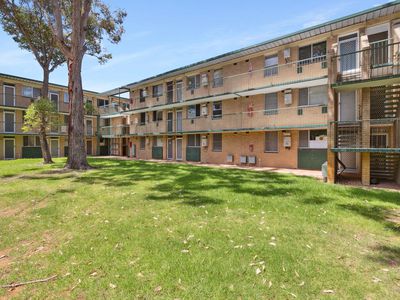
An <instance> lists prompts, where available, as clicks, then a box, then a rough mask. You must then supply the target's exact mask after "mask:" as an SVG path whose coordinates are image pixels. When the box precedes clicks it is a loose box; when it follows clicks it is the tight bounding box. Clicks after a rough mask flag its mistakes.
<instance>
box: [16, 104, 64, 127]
mask: <svg viewBox="0 0 400 300" xmlns="http://www.w3.org/2000/svg"><path fill="white" fill-rule="evenodd" d="M58 119H59V118H58V114H57V110H56V107H55V106H54V103H52V102H51V101H50V100H49V99H47V98H39V99H37V100H36V101H34V102H33V103H31V104H30V105H29V107H28V108H27V110H26V112H25V116H24V126H23V127H22V130H23V131H24V132H28V131H34V130H38V129H40V128H41V127H43V128H46V129H48V128H49V127H50V126H58V125H59V124H58V121H57V120H58Z"/></svg>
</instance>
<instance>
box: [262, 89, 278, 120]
mask: <svg viewBox="0 0 400 300" xmlns="http://www.w3.org/2000/svg"><path fill="white" fill-rule="evenodd" d="M265 114H266V115H276V114H278V93H271V94H266V95H265Z"/></svg>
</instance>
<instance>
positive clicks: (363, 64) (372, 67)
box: [332, 40, 400, 88]
mask: <svg viewBox="0 0 400 300" xmlns="http://www.w3.org/2000/svg"><path fill="white" fill-rule="evenodd" d="M332 61H333V64H332V66H333V67H334V68H337V70H338V72H337V76H336V82H335V84H334V87H336V88H338V87H340V86H342V85H348V84H353V85H354V84H359V86H360V87H362V86H363V85H362V83H364V84H365V83H366V82H368V81H377V82H376V84H375V86H378V85H382V84H391V83H394V82H395V81H398V77H399V76H400V43H398V42H397V43H393V42H391V40H384V41H380V42H375V43H371V44H370V45H369V47H368V48H365V49H362V50H359V51H354V52H349V53H346V54H342V55H337V56H333V57H332ZM366 86H367V85H366ZM368 86H371V84H368Z"/></svg>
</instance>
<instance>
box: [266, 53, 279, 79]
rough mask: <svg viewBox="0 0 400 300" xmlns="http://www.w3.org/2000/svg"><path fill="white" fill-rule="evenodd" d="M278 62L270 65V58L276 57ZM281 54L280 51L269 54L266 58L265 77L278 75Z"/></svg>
mask: <svg viewBox="0 0 400 300" xmlns="http://www.w3.org/2000/svg"><path fill="white" fill-rule="evenodd" d="M275 58H276V64H272V65H268V60H269V59H275ZM278 66H279V56H278V53H276V54H273V55H267V56H265V58H264V77H272V76H277V75H278V74H279V67H278Z"/></svg>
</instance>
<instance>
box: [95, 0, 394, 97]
mask: <svg viewBox="0 0 400 300" xmlns="http://www.w3.org/2000/svg"><path fill="white" fill-rule="evenodd" d="M397 12H400V0H396V1H392V2H389V3H386V4H383V5H379V6H376V7H373V8H370V9H367V10H363V11H361V12H358V13H354V14H351V15H348V16H345V17H342V18H338V19H334V20H332V21H328V22H325V23H322V24H320V25H316V26H312V27H309V28H306V29H303V30H300V31H296V32H294V33H290V34H287V35H284V36H281V37H278V38H274V39H271V40H268V41H265V42H262V43H259V44H255V45H252V46H249V47H245V48H241V49H238V50H235V51H231V52H227V53H224V54H221V55H218V56H215V57H212V58H209V59H206V60H202V61H199V62H196V63H193V64H190V65H187V66H184V67H181V68H177V69H173V70H170V71H167V72H165V73H161V74H158V75H155V76H152V77H149V78H146V79H143V80H140V81H137V82H133V83H130V84H127V85H124V86H123V87H120V88H115V89H112V90H109V91H106V92H103V93H102V95H104V96H114V95H118V94H119V93H120V90H121V89H123V88H130V89H132V88H134V87H136V86H138V85H141V84H148V83H151V82H154V81H157V80H161V79H164V78H166V77H170V76H177V75H180V74H182V73H185V72H190V71H192V70H196V69H198V68H203V67H207V66H211V65H215V64H218V63H221V62H226V61H229V60H232V59H235V58H240V57H242V56H245V55H250V54H254V53H257V52H260V51H265V50H268V49H272V48H276V47H279V46H282V45H286V44H289V43H293V42H297V41H301V40H304V39H307V38H310V37H314V36H317V35H319V34H324V33H328V32H331V31H333V30H337V29H341V28H345V27H348V26H352V25H355V24H359V23H363V22H366V21H368V20H373V19H376V18H379V17H384V16H387V15H391V14H394V13H397Z"/></svg>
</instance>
